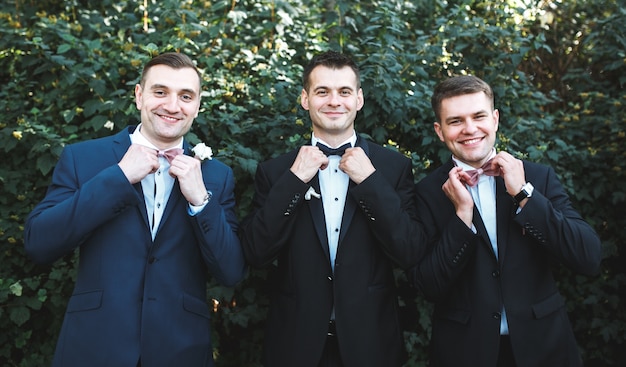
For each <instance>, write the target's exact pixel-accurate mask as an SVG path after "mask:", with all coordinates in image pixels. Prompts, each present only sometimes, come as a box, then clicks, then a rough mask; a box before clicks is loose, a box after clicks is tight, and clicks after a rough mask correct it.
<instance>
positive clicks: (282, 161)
mask: <svg viewBox="0 0 626 367" xmlns="http://www.w3.org/2000/svg"><path fill="white" fill-rule="evenodd" d="M299 150H300V149H299V148H297V149H294V150H291V151H289V152H287V153H283V154H281V155H279V156H277V157H274V158H270V159H268V160H266V161H263V162H261V163H259V167H260V168H261V169H263V170H265V171H274V170H278V171H280V172H281V173H282V172H283V171H284V170H285V169H286V168H288V167H291V165H292V164H293V162H294V161H295V160H296V156H297V155H298V151H299Z"/></svg>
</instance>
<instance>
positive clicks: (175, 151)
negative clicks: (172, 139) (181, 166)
mask: <svg viewBox="0 0 626 367" xmlns="http://www.w3.org/2000/svg"><path fill="white" fill-rule="evenodd" d="M183 152H184V150H183V149H181V148H171V149H166V150H159V151H158V152H157V156H159V157H165V159H167V161H168V162H169V163H170V164H171V163H172V161H173V160H174V158H176V156H177V155H179V154H183Z"/></svg>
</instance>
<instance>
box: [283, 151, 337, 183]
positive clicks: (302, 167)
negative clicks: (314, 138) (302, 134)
mask: <svg viewBox="0 0 626 367" xmlns="http://www.w3.org/2000/svg"><path fill="white" fill-rule="evenodd" d="M326 167H328V157H326V155H325V154H324V153H322V151H321V150H320V149H319V148H318V147H314V146H311V145H304V146H302V147H300V150H299V151H298V155H297V156H296V160H295V161H294V162H293V165H292V166H291V168H290V170H291V172H293V174H294V175H296V176H297V177H298V178H299V179H300V180H301V181H302V182H304V183H308V182H309V181H311V180H312V179H313V177H315V175H316V174H317V172H318V170H320V169H325V168H326Z"/></svg>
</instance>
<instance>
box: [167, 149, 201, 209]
mask: <svg viewBox="0 0 626 367" xmlns="http://www.w3.org/2000/svg"><path fill="white" fill-rule="evenodd" d="M200 164H201V161H200V160H199V159H197V158H193V157H190V156H188V155H184V154H180V155H178V156H176V158H174V160H172V163H170V176H172V177H175V178H177V179H178V184H179V185H180V192H181V193H182V194H183V196H184V197H185V199H187V201H188V202H189V203H190V204H191V205H195V206H198V205H201V204H202V202H203V201H204V198H205V197H206V187H205V186H204V179H203V178H202V170H201V169H200Z"/></svg>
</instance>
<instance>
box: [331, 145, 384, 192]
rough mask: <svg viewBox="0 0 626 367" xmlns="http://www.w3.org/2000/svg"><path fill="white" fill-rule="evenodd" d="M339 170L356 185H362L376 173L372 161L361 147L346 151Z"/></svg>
mask: <svg viewBox="0 0 626 367" xmlns="http://www.w3.org/2000/svg"><path fill="white" fill-rule="evenodd" d="M339 169H340V170H342V171H343V172H345V173H346V174H347V175H348V176H349V177H350V179H351V180H352V181H354V182H355V183H356V184H360V183H361V182H363V181H364V180H365V179H366V178H368V177H369V176H370V175H371V174H372V173H374V171H376V168H374V165H373V164H372V161H370V159H369V157H368V156H367V155H366V154H365V152H364V151H363V149H361V148H360V147H356V148H348V149H346V152H345V153H344V154H343V156H342V157H341V161H340V162H339Z"/></svg>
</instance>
